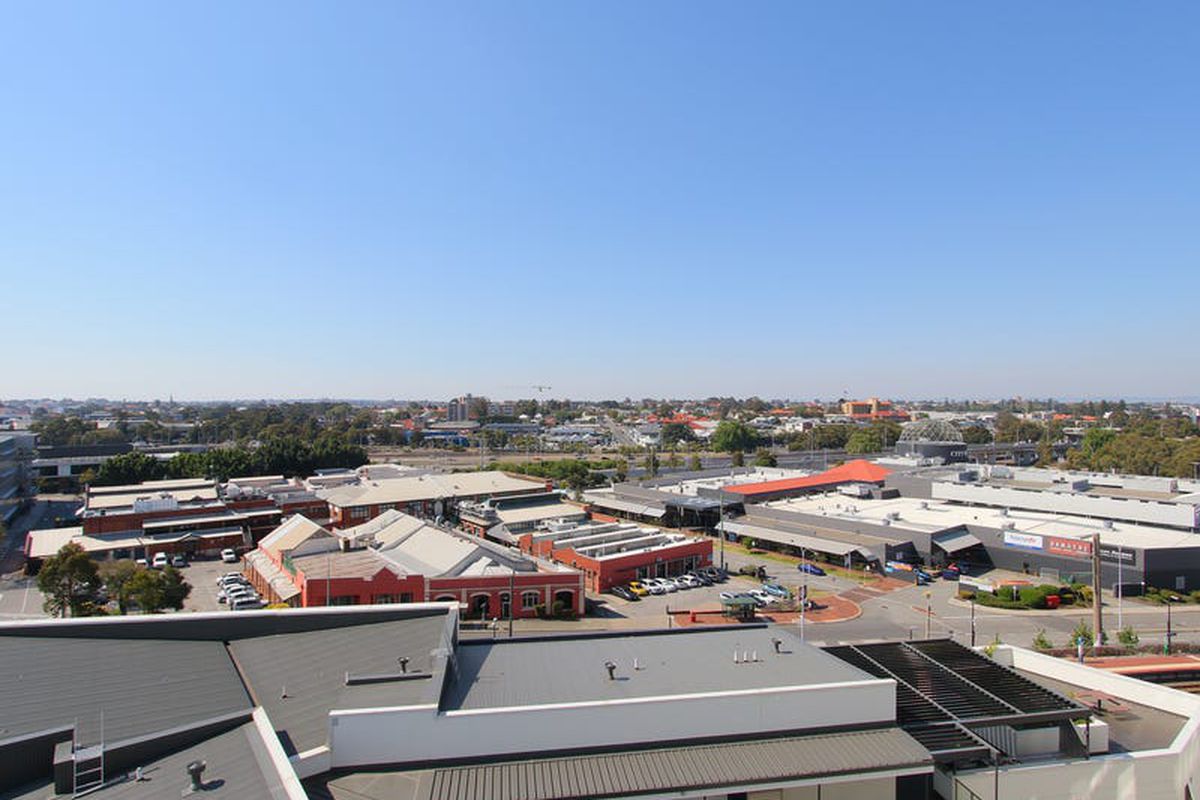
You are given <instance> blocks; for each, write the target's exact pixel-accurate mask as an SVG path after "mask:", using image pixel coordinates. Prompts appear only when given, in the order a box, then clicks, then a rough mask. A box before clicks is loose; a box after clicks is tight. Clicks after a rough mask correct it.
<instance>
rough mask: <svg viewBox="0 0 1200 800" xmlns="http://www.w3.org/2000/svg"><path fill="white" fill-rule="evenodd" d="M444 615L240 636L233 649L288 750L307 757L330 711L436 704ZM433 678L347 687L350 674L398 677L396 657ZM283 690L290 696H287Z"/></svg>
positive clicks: (321, 738)
mask: <svg viewBox="0 0 1200 800" xmlns="http://www.w3.org/2000/svg"><path fill="white" fill-rule="evenodd" d="M445 631H446V616H445V615H443V614H438V615H436V616H428V617H424V618H417V619H411V620H401V621H397V622H380V623H375V624H371V625H356V626H353V627H348V628H333V629H330V630H320V631H311V632H307V633H290V634H285V635H279V636H263V637H258V638H254V639H242V640H239V641H237V642H233V643H231V644H230V646H229V650H230V652H231V653H232V654H233V657H234V658H235V659H236V660H237V662H238V664H239V665H240V666H241V668H242V671H243V673H244V674H245V676H246V680H247V681H248V682H249V684H250V688H251V691H253V692H254V695H255V697H256V698H257V700H258V702H259V704H260V705H261V706H263V708H265V709H266V711H267V714H268V716H269V717H270V718H271V722H272V723H273V724H274V725H275V729H276V732H277V733H279V736H280V740H281V741H282V742H283V744H284V749H285V750H288V751H289V752H291V753H295V752H303V751H304V750H308V749H310V748H313V747H317V746H319V745H322V744H324V743H325V740H326V738H327V734H328V716H329V712H330V710H332V709H335V708H343V709H344V708H364V707H372V706H398V705H412V704H419V703H436V702H437V696H438V692H439V691H440V688H441V680H440V677H439V674H438V673H437V672H435V663H434V659H433V657H432V656H431V653H432V652H433V651H434V650H436V649H437V648H438V647H440V646H442V642H443V636H444V635H445ZM401 656H404V657H407V658H409V659H410V661H409V664H408V669H409V672H417V671H420V672H422V673H425V674H430V675H431V678H430V679H429V680H405V681H390V682H384V683H376V684H365V685H354V686H347V685H346V682H345V678H346V673H347V672H349V673H350V674H351V675H381V674H394V673H397V672H399V671H400V665H399V663H398V659H399V658H400V657H401ZM285 689H286V693H287V696H286V697H282V696H281V695H282V694H283V693H284V690H285Z"/></svg>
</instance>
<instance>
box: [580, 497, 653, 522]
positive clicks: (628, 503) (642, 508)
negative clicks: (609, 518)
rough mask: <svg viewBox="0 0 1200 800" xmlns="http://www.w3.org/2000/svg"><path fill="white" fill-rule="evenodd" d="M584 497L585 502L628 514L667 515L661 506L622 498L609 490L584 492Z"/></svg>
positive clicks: (645, 515)
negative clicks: (608, 491)
mask: <svg viewBox="0 0 1200 800" xmlns="http://www.w3.org/2000/svg"><path fill="white" fill-rule="evenodd" d="M583 499H584V502H586V503H590V504H592V505H594V506H599V507H600V508H611V509H614V510H616V511H624V512H625V513H626V514H637V515H639V516H643V517H662V516H666V513H667V510H666V509H665V508H662V507H661V506H655V505H647V504H645V503H642V502H635V501H632V500H622V499H620V498H618V497H614V496H613V495H612V494H610V493H607V492H584V493H583Z"/></svg>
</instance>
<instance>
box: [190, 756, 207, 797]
mask: <svg viewBox="0 0 1200 800" xmlns="http://www.w3.org/2000/svg"><path fill="white" fill-rule="evenodd" d="M207 767H208V764H206V763H204V762H203V761H201V760H199V759H196V760H195V761H189V762H188V763H187V767H185V769H187V774H188V777H189V778H191V780H192V785H191V787H190V789H191V791H192V792H202V791H204V780H203V779H202V778H201V777H200V776H201V775H203V774H204V770H205V769H206V768H207Z"/></svg>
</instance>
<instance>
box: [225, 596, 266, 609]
mask: <svg viewBox="0 0 1200 800" xmlns="http://www.w3.org/2000/svg"><path fill="white" fill-rule="evenodd" d="M265 605H266V603H264V602H263V601H262V598H261V597H259V596H258V595H255V596H254V597H238V598H236V599H235V600H234V601H233V602H232V603H230V604H229V608H230V610H231V611H250V610H252V609H255V608H263V607H264V606H265Z"/></svg>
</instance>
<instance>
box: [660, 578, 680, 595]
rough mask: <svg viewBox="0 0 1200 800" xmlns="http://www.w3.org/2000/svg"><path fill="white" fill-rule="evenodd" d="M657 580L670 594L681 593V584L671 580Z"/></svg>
mask: <svg viewBox="0 0 1200 800" xmlns="http://www.w3.org/2000/svg"><path fill="white" fill-rule="evenodd" d="M656 580H657V581H658V582H659V585H661V586H662V587H663V588H664V589H666V590H667V591H668V592H678V591H679V584H677V583H676V582H675V581H673V580H671V579H670V578H657V579H656Z"/></svg>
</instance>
